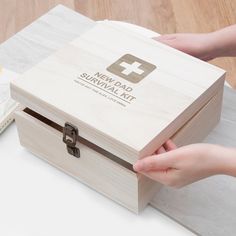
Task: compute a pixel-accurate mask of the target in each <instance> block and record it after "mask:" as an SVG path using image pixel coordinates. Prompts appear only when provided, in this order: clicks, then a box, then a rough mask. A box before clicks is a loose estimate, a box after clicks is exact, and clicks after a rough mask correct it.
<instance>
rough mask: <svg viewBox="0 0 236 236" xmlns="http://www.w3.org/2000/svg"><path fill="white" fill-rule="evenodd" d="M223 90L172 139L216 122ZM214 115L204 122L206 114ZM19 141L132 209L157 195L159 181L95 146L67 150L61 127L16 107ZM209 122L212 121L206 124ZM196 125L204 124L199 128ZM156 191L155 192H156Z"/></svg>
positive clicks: (181, 141)
mask: <svg viewBox="0 0 236 236" xmlns="http://www.w3.org/2000/svg"><path fill="white" fill-rule="evenodd" d="M221 99H222V92H218V93H217V95H216V96H215V97H214V98H213V99H211V101H210V102H209V103H208V104H207V105H206V106H205V107H204V108H202V109H201V110H200V111H199V112H198V113H197V114H196V115H195V116H194V117H193V118H192V119H191V120H190V121H189V122H188V123H187V124H186V125H185V126H184V127H183V128H181V129H180V130H179V131H178V133H177V134H176V135H175V137H173V140H174V141H175V142H176V143H177V144H178V145H186V144H189V143H193V142H197V141H200V140H201V139H202V138H204V137H205V136H206V135H207V134H208V133H209V131H210V129H211V128H212V127H213V126H215V125H216V123H217V122H218V119H219V115H220V105H221V103H220V102H221ZM212 114H215V118H214V119H211V120H210V122H208V125H207V126H205V124H206V119H208V118H209V115H212ZM15 119H16V123H17V129H18V134H19V137H20V142H21V145H23V146H24V147H26V148H27V149H28V150H30V151H31V152H32V153H33V154H35V155H36V156H39V157H41V158H42V159H43V160H46V161H47V162H49V163H50V164H52V165H54V166H56V167H57V168H59V169H60V170H62V171H64V172H65V173H67V174H69V175H71V176H73V177H75V178H77V179H78V180H80V181H81V182H83V183H85V184H87V185H88V186H90V187H92V188H93V189H95V190H97V191H98V192H100V193H103V194H104V195H106V196H107V197H109V198H111V199H113V200H114V201H116V202H118V203H120V204H121V205H123V206H125V207H127V208H128V209H130V210H132V211H133V212H135V213H139V212H140V211H142V210H143V209H144V208H145V207H146V205H147V204H148V203H149V202H150V200H151V199H152V198H153V196H155V194H157V195H158V192H159V191H160V190H161V188H162V185H161V184H158V183H156V182H154V181H152V180H151V179H149V178H147V177H145V176H143V175H140V174H135V173H134V172H133V171H131V170H130V169H128V168H127V167H126V166H125V165H123V163H121V162H118V161H116V160H114V159H111V157H109V155H108V156H104V155H103V154H102V153H101V152H99V151H98V149H96V148H94V147H93V148H91V147H90V146H89V145H88V144H86V143H84V142H83V143H82V142H79V143H78V144H77V146H78V147H79V149H80V153H81V158H75V157H73V156H71V155H69V154H68V153H67V150H66V146H65V144H64V143H63V142H62V132H61V130H62V127H59V128H58V125H56V126H55V124H53V122H50V121H49V120H47V121H45V118H42V117H39V116H38V115H37V114H35V113H32V112H30V113H29V112H27V113H26V112H24V111H18V112H16V114H15ZM209 123H210V124H211V125H209ZM196 125H198V126H204V127H205V129H203V130H201V132H199V131H198V130H196V129H195V128H196ZM157 195H156V196H157Z"/></svg>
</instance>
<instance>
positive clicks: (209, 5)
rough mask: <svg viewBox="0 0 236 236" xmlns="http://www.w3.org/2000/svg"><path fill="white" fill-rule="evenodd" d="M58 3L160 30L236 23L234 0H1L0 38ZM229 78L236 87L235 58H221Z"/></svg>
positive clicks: (98, 16) (96, 17) (95, 15)
mask: <svg viewBox="0 0 236 236" xmlns="http://www.w3.org/2000/svg"><path fill="white" fill-rule="evenodd" d="M56 4H64V5H65V6H68V7H70V8H72V9H75V10H77V11H79V12H80V13H82V14H84V15H86V16H88V17H91V18H92V19H94V20H101V19H113V20H120V21H127V22H131V23H135V24H138V25H141V26H143V27H146V28H149V29H152V30H154V31H157V32H159V33H161V34H166V33H177V32H178V33H179V32H193V33H199V32H210V31H213V30H217V29H220V28H222V27H225V26H228V25H232V24H236V15H235V12H236V2H235V1H232V0H205V1H204V0H188V1H186V0H128V1H127V0H44V1H43V0H34V1H31V0H21V1H17V0H0V42H3V41H4V40H6V39H8V38H9V37H10V36H12V35H13V34H14V33H16V32H18V31H19V30H21V29H22V28H23V27H25V26H26V25H28V24H29V23H31V22H32V21H34V20H35V19H36V18H37V17H39V16H41V15H42V14H44V13H45V12H47V11H48V10H49V9H51V8H52V7H54V6H55V5H56ZM212 63H213V64H215V65H218V66H220V67H222V68H224V69H225V70H226V71H227V72H228V73H227V76H226V80H227V81H228V82H229V83H230V84H231V85H232V86H233V87H235V88H236V59H234V58H219V59H216V60H214V61H212Z"/></svg>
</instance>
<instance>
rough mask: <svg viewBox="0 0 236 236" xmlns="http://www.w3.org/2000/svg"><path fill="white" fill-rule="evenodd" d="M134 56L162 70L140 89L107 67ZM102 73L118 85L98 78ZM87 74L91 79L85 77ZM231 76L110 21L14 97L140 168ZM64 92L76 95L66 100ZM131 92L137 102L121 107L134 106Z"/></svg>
mask: <svg viewBox="0 0 236 236" xmlns="http://www.w3.org/2000/svg"><path fill="white" fill-rule="evenodd" d="M144 48H145V50H144ZM126 54H132V55H138V57H139V58H141V59H142V60H145V61H147V62H151V63H153V64H154V65H156V67H157V68H158V69H156V70H154V71H152V73H150V74H149V75H147V77H146V78H144V79H143V80H142V81H140V82H139V83H132V82H130V81H127V80H125V79H123V78H121V77H120V76H116V75H115V74H114V73H113V74H111V73H110V74H109V73H108V71H107V69H106V68H107V67H108V66H110V65H111V64H113V63H114V62H115V61H117V60H118V59H119V58H120V57H121V56H123V55H126ZM91 62H92V63H91ZM118 67H120V66H118ZM169 68H171V72H169ZM185 68H188V70H185ZM97 72H99V74H103V75H105V77H106V76H107V77H111V78H112V82H111V80H106V78H105V79H104V78H103V79H101V78H100V77H96V74H97ZM84 73H86V74H88V75H89V78H88V79H86V78H85V77H81V75H83V74H84ZM92 76H94V78H95V80H93V81H92V80H91V77H92ZM223 77H224V71H223V70H221V69H219V68H217V67H214V66H212V65H210V64H208V63H205V62H202V61H200V60H197V59H195V58H193V57H190V56H188V55H186V54H184V53H181V52H179V51H177V50H174V49H172V48H170V47H167V46H165V45H163V44H160V43H157V42H155V41H154V40H152V39H148V38H146V37H143V36H141V35H138V34H136V33H131V32H130V31H129V30H127V29H124V28H123V27H118V26H117V27H114V26H113V25H111V24H110V23H109V22H103V23H100V24H97V25H96V26H95V27H93V28H92V29H90V30H89V31H87V32H86V33H84V34H82V35H81V36H80V37H78V38H77V39H75V40H74V41H72V42H71V43H69V44H68V45H67V46H66V47H64V48H63V49H62V50H59V51H58V52H56V53H55V54H53V55H52V56H49V57H48V58H47V59H46V60H44V61H42V62H40V63H39V64H37V66H35V67H33V68H32V69H31V70H29V71H27V72H26V73H24V74H23V75H22V77H21V78H19V79H18V80H16V81H14V82H13V83H12V86H11V88H12V90H11V91H12V97H13V98H14V99H15V100H17V101H18V102H21V103H22V104H24V105H25V106H27V107H30V108H31V109H33V110H35V111H37V112H38V113H41V112H42V109H43V110H45V111H46V113H41V114H42V115H44V116H46V117H50V119H52V120H53V121H55V122H57V121H59V122H57V123H59V124H60V125H61V126H63V125H64V123H65V122H71V123H72V124H74V125H76V126H77V127H78V129H79V130H80V135H81V136H82V137H84V138H85V139H87V140H90V141H91V142H93V143H95V144H96V145H98V146H101V147H103V148H104V149H106V150H108V151H109V152H111V153H114V154H115V155H117V156H121V157H122V158H123V159H124V160H126V161H128V162H130V163H134V162H135V161H136V160H137V159H138V158H140V157H143V156H147V155H151V154H152V153H153V152H154V151H155V150H156V148H157V147H159V146H160V145H162V144H163V143H164V142H165V141H166V140H167V139H168V138H170V137H171V136H172V135H173V134H174V133H175V132H176V131H177V130H178V129H179V128H180V127H182V126H183V125H184V123H185V122H187V121H188V120H189V119H190V118H191V117H192V116H193V115H194V114H195V113H196V111H198V110H200V109H201V108H202V107H203V106H204V105H205V104H206V103H207V102H208V101H209V100H210V99H211V98H212V97H213V96H214V95H215V94H216V91H218V90H219V89H220V88H222V87H223V82H224V80H223ZM92 78H93V77H92ZM94 81H95V82H94ZM97 82H99V84H100V85H98V84H97ZM81 83H82V85H81ZM117 83H118V84H121V85H122V86H126V87H129V88H131V91H132V92H130V93H129V92H126V90H124V89H123V88H119V86H116V85H115V84H117ZM104 84H105V85H106V86H108V87H111V88H114V89H116V93H112V92H111V91H112V90H107V89H105V87H104V86H101V85H104ZM95 85H96V89H95V90H94V86H95ZM52 89H53V93H52ZM63 90H64V91H70V92H69V93H66V96H65V97H63V99H61V98H62V97H61V92H62V91H63ZM95 91H97V92H95ZM124 93H128V94H130V96H131V95H132V96H135V97H136V100H135V101H133V102H128V104H127V103H124V104H125V105H124V106H123V105H122V106H121V105H120V103H121V101H120V100H119V99H122V101H125V102H127V100H124V97H122V94H124ZM114 94H115V95H114ZM147 94H148V95H147ZM114 96H115V97H114ZM114 100H115V102H114ZM118 102H119V103H118ZM75 107H80V109H75ZM39 109H40V110H39ZM46 114H47V115H46ZM48 114H49V116H48ZM127 130H129V132H126V131H127ZM134 137H135V138H134ZM117 146H118V147H119V148H117Z"/></svg>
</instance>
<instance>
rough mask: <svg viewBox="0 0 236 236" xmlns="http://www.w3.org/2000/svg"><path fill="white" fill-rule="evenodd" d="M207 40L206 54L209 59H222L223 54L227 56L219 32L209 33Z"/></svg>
mask: <svg viewBox="0 0 236 236" xmlns="http://www.w3.org/2000/svg"><path fill="white" fill-rule="evenodd" d="M208 37H209V40H208V45H207V47H208V54H209V58H212V59H214V58H217V57H223V56H224V55H225V54H227V52H226V50H227V48H226V45H225V43H224V40H223V39H222V35H221V32H220V31H215V32H211V33H209V34H208Z"/></svg>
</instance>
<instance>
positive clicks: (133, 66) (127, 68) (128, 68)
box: [120, 61, 144, 75]
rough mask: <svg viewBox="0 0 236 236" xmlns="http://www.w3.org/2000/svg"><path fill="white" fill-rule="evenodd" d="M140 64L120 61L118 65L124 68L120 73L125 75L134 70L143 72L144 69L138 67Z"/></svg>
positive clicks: (137, 72)
mask: <svg viewBox="0 0 236 236" xmlns="http://www.w3.org/2000/svg"><path fill="white" fill-rule="evenodd" d="M141 65H142V64H141V63H138V62H136V61H135V62H133V63H132V64H128V63H126V62H124V61H123V62H122V63H121V64H120V66H122V67H123V68H125V69H124V70H123V71H122V72H121V73H122V74H125V75H129V74H131V73H133V72H135V73H136V74H139V75H141V74H143V72H144V70H142V69H140V68H139V67H140V66H141Z"/></svg>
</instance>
